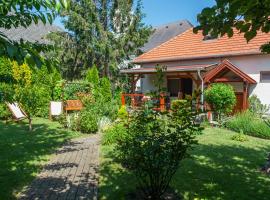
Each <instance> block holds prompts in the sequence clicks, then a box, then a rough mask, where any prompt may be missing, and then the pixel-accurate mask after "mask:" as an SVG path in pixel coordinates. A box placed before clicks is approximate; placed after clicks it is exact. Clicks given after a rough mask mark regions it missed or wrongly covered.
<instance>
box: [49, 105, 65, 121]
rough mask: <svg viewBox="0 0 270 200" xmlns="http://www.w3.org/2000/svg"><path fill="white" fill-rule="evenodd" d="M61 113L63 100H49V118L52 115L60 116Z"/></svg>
mask: <svg viewBox="0 0 270 200" xmlns="http://www.w3.org/2000/svg"><path fill="white" fill-rule="evenodd" d="M62 113H63V102H62V101H51V102H50V113H49V118H50V119H52V117H54V116H60V115H61V114H62Z"/></svg>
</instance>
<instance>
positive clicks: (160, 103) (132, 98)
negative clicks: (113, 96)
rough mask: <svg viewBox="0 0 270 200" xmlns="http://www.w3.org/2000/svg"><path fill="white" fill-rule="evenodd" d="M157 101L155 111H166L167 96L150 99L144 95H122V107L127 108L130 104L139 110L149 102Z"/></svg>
mask: <svg viewBox="0 0 270 200" xmlns="http://www.w3.org/2000/svg"><path fill="white" fill-rule="evenodd" d="M150 100H151V101H155V102H156V106H155V107H154V109H155V110H160V111H164V110H165V109H166V102H165V95H160V98H150V97H149V96H147V95H144V94H122V95H121V102H122V106H126V105H127V104H128V103H129V104H130V106H131V107H132V108H139V107H141V106H142V105H143V104H144V103H146V102H147V101H150Z"/></svg>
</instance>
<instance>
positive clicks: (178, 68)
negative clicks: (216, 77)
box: [120, 64, 217, 74]
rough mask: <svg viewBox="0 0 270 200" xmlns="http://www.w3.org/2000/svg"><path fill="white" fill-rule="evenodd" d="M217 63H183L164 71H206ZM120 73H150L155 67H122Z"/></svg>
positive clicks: (153, 71) (154, 71)
mask: <svg viewBox="0 0 270 200" xmlns="http://www.w3.org/2000/svg"><path fill="white" fill-rule="evenodd" d="M216 65H217V64H211V65H209V64H201V65H184V66H176V67H167V70H166V73H168V72H196V71H198V70H201V71H206V70H207V68H210V67H214V66H216ZM120 72H121V73H122V74H152V73H156V68H155V67H147V68H133V69H124V70H121V71H120Z"/></svg>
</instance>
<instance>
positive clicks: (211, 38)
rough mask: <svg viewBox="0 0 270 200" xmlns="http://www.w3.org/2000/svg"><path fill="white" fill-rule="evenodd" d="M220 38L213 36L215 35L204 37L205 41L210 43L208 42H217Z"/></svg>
mask: <svg viewBox="0 0 270 200" xmlns="http://www.w3.org/2000/svg"><path fill="white" fill-rule="evenodd" d="M217 38H218V37H217V36H213V35H210V34H208V35H206V36H204V37H203V41H208V40H216V39H217Z"/></svg>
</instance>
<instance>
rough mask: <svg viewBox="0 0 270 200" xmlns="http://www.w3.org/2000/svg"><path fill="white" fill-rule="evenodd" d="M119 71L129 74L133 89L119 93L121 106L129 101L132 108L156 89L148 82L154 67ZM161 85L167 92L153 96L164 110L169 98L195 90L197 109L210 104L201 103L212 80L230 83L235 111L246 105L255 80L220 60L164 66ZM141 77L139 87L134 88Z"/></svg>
mask: <svg viewBox="0 0 270 200" xmlns="http://www.w3.org/2000/svg"><path fill="white" fill-rule="evenodd" d="M121 73H123V74H128V76H129V77H130V80H131V87H132V92H131V93H130V94H122V97H121V100H122V105H127V104H128V103H130V106H132V107H139V106H141V104H142V103H144V102H145V101H146V100H147V99H149V92H151V90H155V88H154V87H151V81H153V79H154V78H155V75H156V69H155V68H153V67H147V68H137V69H127V70H121ZM165 74H166V75H165V78H164V88H166V92H165V93H164V94H162V95H161V96H160V99H158V100H157V99H156V101H157V102H158V103H157V106H156V108H157V109H160V110H164V109H166V108H167V109H168V108H169V107H170V102H171V100H174V99H185V98H186V97H187V96H188V95H189V96H190V95H192V93H193V92H194V91H200V96H199V98H198V99H197V102H196V104H197V108H201V109H202V110H205V109H208V110H209V107H208V106H207V105H206V104H205V102H204V96H203V92H204V90H205V88H207V87H208V86H209V85H210V84H211V83H226V84H230V85H232V86H233V88H234V90H235V94H236V97H237V104H236V106H235V109H234V112H239V111H243V110H246V109H247V108H248V97H249V88H250V86H251V85H252V84H256V81H255V80H254V79H252V78H251V77H250V76H249V75H247V74H246V73H244V72H243V71H241V70H240V69H239V68H238V67H236V66H235V65H233V64H232V63H230V62H229V61H228V60H223V61H222V62H221V63H219V64H216V63H215V64H205V65H186V66H176V67H167V70H166V71H165ZM139 80H140V85H141V87H139V88H136V86H137V83H138V81H139Z"/></svg>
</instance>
